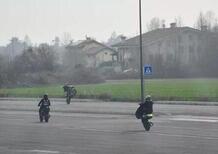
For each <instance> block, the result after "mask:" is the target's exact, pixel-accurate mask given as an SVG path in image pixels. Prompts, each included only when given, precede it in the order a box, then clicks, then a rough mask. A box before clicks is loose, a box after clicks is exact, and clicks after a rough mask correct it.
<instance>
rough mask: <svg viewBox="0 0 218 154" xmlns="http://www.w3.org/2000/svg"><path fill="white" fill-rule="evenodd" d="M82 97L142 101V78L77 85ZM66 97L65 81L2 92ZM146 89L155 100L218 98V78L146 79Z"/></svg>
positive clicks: (0, 92)
mask: <svg viewBox="0 0 218 154" xmlns="http://www.w3.org/2000/svg"><path fill="white" fill-rule="evenodd" d="M75 87H76V89H77V92H78V93H77V97H78V98H98V99H105V100H111V101H138V100H139V99H140V81H139V80H121V81H108V82H106V83H103V84H94V85H77V86H75ZM44 93H48V94H49V96H50V97H64V92H63V89H62V86H61V85H55V86H44V87H33V88H13V89H0V96H6V97H41V96H42V95H43V94H44ZM145 93H146V94H151V95H152V96H153V98H154V99H155V100H184V101H187V100H190V101H218V79H163V80H162V79H160V80H145Z"/></svg>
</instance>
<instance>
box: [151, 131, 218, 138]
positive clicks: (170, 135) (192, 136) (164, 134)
mask: <svg viewBox="0 0 218 154" xmlns="http://www.w3.org/2000/svg"><path fill="white" fill-rule="evenodd" d="M150 134H152V135H160V136H167V137H180V138H197V139H204V140H218V138H217V137H209V136H208V137H207V136H196V135H184V134H181V135H179V134H167V133H159V132H152V133H150Z"/></svg>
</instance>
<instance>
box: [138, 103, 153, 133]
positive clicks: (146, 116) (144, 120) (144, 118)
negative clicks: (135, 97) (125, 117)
mask: <svg viewBox="0 0 218 154" xmlns="http://www.w3.org/2000/svg"><path fill="white" fill-rule="evenodd" d="M135 116H136V118H137V119H141V121H142V124H143V126H144V128H145V130H146V131H149V130H150V128H151V127H152V126H153V125H154V124H153V123H152V122H151V121H149V119H151V118H152V116H153V115H152V114H145V113H143V110H142V106H139V107H138V108H137V110H136V112H135Z"/></svg>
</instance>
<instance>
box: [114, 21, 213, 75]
mask: <svg viewBox="0 0 218 154" xmlns="http://www.w3.org/2000/svg"><path fill="white" fill-rule="evenodd" d="M208 34H209V35H208ZM210 36H211V35H210V33H209V32H207V27H206V26H202V29H201V30H197V29H194V28H190V27H177V26H176V23H172V24H171V25H170V27H169V28H161V29H156V30H153V31H150V32H147V33H144V34H142V46H143V62H144V63H145V64H152V65H153V66H154V69H155V70H156V72H158V73H161V71H163V70H164V69H163V68H165V70H164V71H165V72H166V69H173V68H172V67H174V69H177V68H176V67H175V66H176V65H177V66H180V67H183V66H184V67H183V68H185V67H186V66H187V67H190V66H192V65H193V64H196V63H197V61H199V59H200V58H201V57H200V56H201V55H202V54H201V53H202V52H205V48H206V45H207V41H206V40H208V39H207V37H210ZM113 47H114V48H116V49H117V51H118V61H119V62H120V63H121V64H122V69H123V70H125V69H128V68H139V50H140V48H139V36H136V37H133V38H130V39H128V40H124V41H122V42H120V43H118V44H115V45H113ZM162 73H164V72H162Z"/></svg>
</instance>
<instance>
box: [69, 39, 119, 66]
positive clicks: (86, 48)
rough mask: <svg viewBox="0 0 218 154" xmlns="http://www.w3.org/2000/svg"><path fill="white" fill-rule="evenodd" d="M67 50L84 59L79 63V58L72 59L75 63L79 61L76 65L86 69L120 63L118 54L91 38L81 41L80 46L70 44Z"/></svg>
mask: <svg viewBox="0 0 218 154" xmlns="http://www.w3.org/2000/svg"><path fill="white" fill-rule="evenodd" d="M66 49H67V50H68V51H69V52H72V53H75V54H76V53H77V54H79V56H78V55H77V57H80V58H82V60H80V61H78V58H76V59H72V60H74V61H75V62H76V61H78V62H76V64H75V65H78V64H82V65H85V66H86V67H90V68H98V67H101V66H113V65H115V64H116V63H117V61H118V59H117V52H116V51H115V50H114V49H113V48H111V47H108V46H106V45H104V44H102V43H100V42H97V41H96V40H94V39H91V38H86V40H84V41H80V42H79V43H78V44H70V45H68V46H67V47H66ZM75 56H76V55H75ZM82 61H83V62H82Z"/></svg>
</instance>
